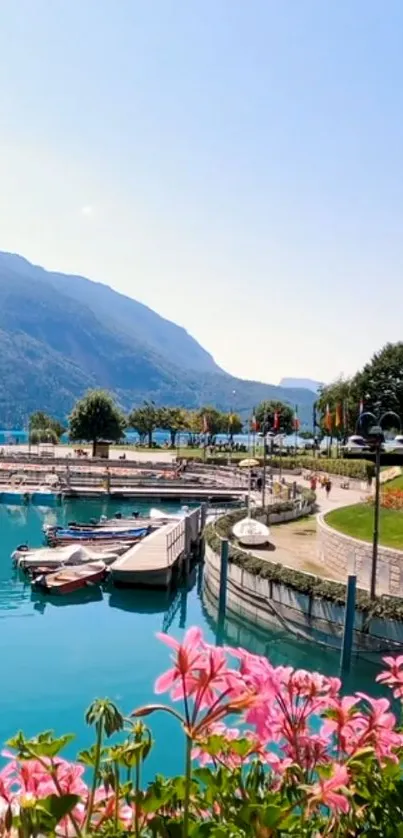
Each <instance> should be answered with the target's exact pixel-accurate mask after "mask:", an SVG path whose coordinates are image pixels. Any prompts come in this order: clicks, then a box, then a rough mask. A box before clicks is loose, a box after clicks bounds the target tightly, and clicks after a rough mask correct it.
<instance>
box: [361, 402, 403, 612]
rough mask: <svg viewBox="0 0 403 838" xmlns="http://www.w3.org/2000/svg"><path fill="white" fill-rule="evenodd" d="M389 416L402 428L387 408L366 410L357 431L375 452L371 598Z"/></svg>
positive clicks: (374, 575) (373, 597)
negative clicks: (385, 434)
mask: <svg viewBox="0 0 403 838" xmlns="http://www.w3.org/2000/svg"><path fill="white" fill-rule="evenodd" d="M387 416H393V417H394V418H395V419H397V422H398V427H399V429H400V426H401V423H400V418H399V416H398V414H397V413H395V411H394V410H387V411H386V412H385V413H382V415H377V416H376V415H375V414H374V413H371V412H370V411H364V412H363V413H361V414H360V416H359V417H358V421H357V425H356V431H357V433H359V434H361V436H364V438H365V439H366V441H367V442H368V445H369V447H370V449H371V451H374V452H375V503H374V530H373V537H372V567H371V588H370V596H371V599H375V593H376V569H377V564H378V544H379V507H380V475H381V451H382V444H383V442H384V439H385V436H384V428H383V425H384V424H385V419H386V417H387Z"/></svg>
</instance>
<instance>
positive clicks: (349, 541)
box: [317, 514, 403, 596]
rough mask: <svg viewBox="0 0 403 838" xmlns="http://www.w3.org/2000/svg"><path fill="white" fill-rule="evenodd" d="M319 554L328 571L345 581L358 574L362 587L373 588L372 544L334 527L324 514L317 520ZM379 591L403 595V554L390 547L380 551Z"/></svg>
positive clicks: (378, 569) (377, 577)
mask: <svg viewBox="0 0 403 838" xmlns="http://www.w3.org/2000/svg"><path fill="white" fill-rule="evenodd" d="M317 555H318V559H319V561H320V562H321V563H322V565H323V570H324V573H326V570H333V571H336V572H337V573H338V574H341V578H344V577H346V576H347V574H348V573H355V574H356V575H357V582H358V585H359V587H360V588H366V589H367V590H368V589H369V587H370V579H371V567H372V544H371V543H370V542H367V541H360V540H359V539H357V538H351V536H348V535H344V533H341V532H338V531H337V530H335V529H333V527H330V526H329V525H328V524H327V523H326V521H325V518H324V515H323V514H321V515H318V518H317ZM376 579H377V591H378V593H383V594H393V595H394V596H402V595H403V551H402V550H394V549H392V548H390V547H379V548H378V565H377V574H376Z"/></svg>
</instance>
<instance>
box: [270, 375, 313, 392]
mask: <svg viewBox="0 0 403 838" xmlns="http://www.w3.org/2000/svg"><path fill="white" fill-rule="evenodd" d="M278 386H279V387H286V388H287V389H289V388H290V387H291V388H294V387H303V388H306V389H307V390H312V392H313V393H317V392H318V390H319V388H320V387H323V381H314V380H313V379H312V378H282V379H281V381H280V384H279V385H278Z"/></svg>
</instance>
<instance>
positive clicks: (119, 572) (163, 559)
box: [110, 507, 205, 588]
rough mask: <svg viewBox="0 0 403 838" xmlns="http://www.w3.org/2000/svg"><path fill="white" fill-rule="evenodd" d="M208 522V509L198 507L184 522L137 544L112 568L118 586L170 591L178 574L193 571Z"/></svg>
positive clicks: (164, 527) (165, 528) (164, 526)
mask: <svg viewBox="0 0 403 838" xmlns="http://www.w3.org/2000/svg"><path fill="white" fill-rule="evenodd" d="M204 523H205V510H204V509H203V508H200V507H198V508H197V509H194V510H193V511H192V512H190V513H189V514H188V515H186V516H185V517H184V518H182V519H181V520H179V521H178V520H176V521H170V522H169V523H168V524H163V526H162V527H160V528H159V529H158V530H156V531H155V532H153V533H151V534H150V535H147V536H146V537H145V538H143V539H142V540H141V541H140V542H139V543H138V544H135V545H134V546H133V547H131V548H130V549H129V550H127V552H126V553H124V555H123V556H120V557H119V558H118V559H117V560H116V561H115V562H114V563H113V564H112V565H111V567H110V572H111V578H112V581H113V582H114V583H115V584H118V585H128V586H136V587H137V586H139V587H149V588H169V586H170V585H171V582H172V579H173V575H174V574H175V573H177V572H178V571H181V570H184V571H185V573H186V574H188V572H189V566H190V560H191V556H192V555H193V554H194V553H196V552H197V550H198V547H199V543H200V537H201V533H202V531H203V527H204Z"/></svg>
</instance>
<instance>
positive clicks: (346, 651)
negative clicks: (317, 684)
mask: <svg viewBox="0 0 403 838" xmlns="http://www.w3.org/2000/svg"><path fill="white" fill-rule="evenodd" d="M356 588H357V577H356V576H354V575H353V574H351V575H349V576H348V578H347V597H346V610H345V612H344V629H343V640H342V647H341V658H340V669H341V672H349V671H350V664H351V652H352V649H353V633H354V619H355V594H356Z"/></svg>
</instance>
